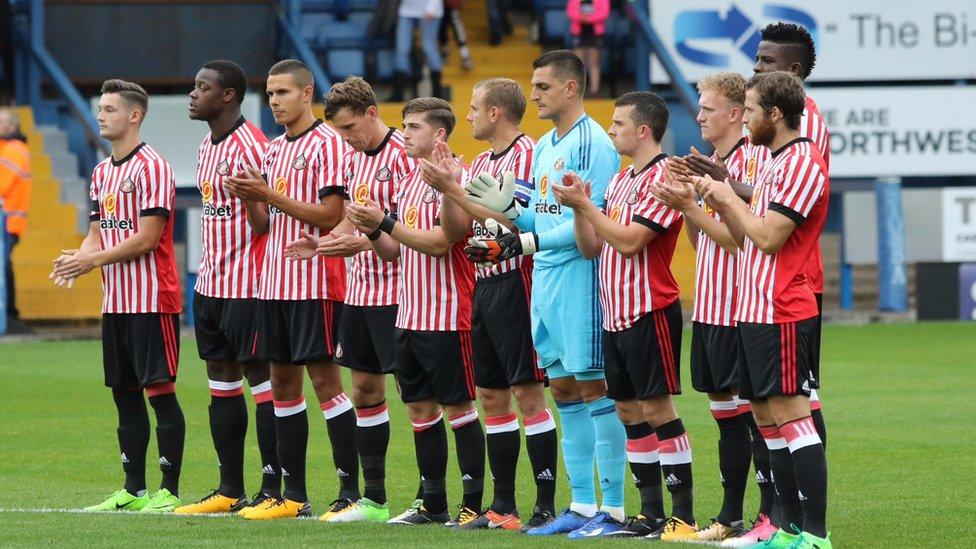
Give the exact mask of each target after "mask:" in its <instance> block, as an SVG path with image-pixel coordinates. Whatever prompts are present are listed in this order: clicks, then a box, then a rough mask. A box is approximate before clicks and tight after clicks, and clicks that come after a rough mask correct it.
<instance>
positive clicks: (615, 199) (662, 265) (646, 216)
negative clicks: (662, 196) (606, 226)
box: [600, 154, 682, 332]
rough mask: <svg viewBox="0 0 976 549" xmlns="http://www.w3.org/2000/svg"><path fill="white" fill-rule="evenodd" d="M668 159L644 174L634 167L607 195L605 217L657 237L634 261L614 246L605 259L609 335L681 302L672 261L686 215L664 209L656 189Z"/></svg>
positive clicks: (602, 272)
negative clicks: (635, 225) (637, 225)
mask: <svg viewBox="0 0 976 549" xmlns="http://www.w3.org/2000/svg"><path fill="white" fill-rule="evenodd" d="M666 166H667V156H666V155H664V154H660V155H658V156H657V157H656V158H654V160H652V161H651V162H650V163H649V164H648V165H647V166H645V167H644V168H643V169H642V170H641V171H640V172H636V173H635V172H634V166H630V167H629V168H627V169H625V170H623V171H621V172H620V173H618V174H617V175H615V176H613V179H611V180H610V185H609V186H608V187H607V192H606V195H605V198H606V206H604V208H605V209H604V211H605V212H606V214H607V216H608V217H609V218H610V220H611V221H613V222H614V223H620V224H621V225H630V224H631V223H640V224H641V225H644V226H646V227H648V228H649V229H651V230H653V231H654V232H656V233H657V235H656V236H655V237H654V239H653V240H651V242H650V243H648V245H647V246H645V247H644V249H642V250H641V251H639V252H637V253H636V254H635V255H633V256H632V257H624V256H623V255H622V254H621V253H620V252H618V251H617V250H615V249H614V248H613V247H612V246H610V244H607V243H604V244H603V252H602V253H601V254H600V304H601V305H602V306H603V329H604V330H606V331H608V332H620V331H623V330H626V329H627V328H630V327H631V326H633V325H634V323H635V322H637V320H639V319H640V318H641V317H642V316H644V315H646V314H647V313H650V312H651V311H653V310H656V309H662V308H664V307H667V306H669V305H671V304H672V303H674V302H675V301H677V300H678V297H679V296H680V294H681V291H680V290H679V289H678V283H677V282H676V281H675V280H674V275H672V274H671V257H672V256H673V255H674V247H675V244H677V242H678V235H679V234H680V233H681V225H682V219H681V214H680V213H679V212H678V211H676V210H672V209H671V208H668V207H667V206H665V205H664V204H661V203H660V202H658V201H657V199H655V198H654V195H652V194H651V186H652V185H653V184H654V183H656V182H658V181H661V180H662V179H664V170H665V167H666Z"/></svg>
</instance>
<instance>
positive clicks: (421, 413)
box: [407, 400, 440, 423]
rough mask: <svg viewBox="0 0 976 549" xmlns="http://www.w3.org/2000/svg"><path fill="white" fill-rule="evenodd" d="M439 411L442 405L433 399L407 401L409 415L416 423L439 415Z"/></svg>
mask: <svg viewBox="0 0 976 549" xmlns="http://www.w3.org/2000/svg"><path fill="white" fill-rule="evenodd" d="M439 412H440V407H439V406H438V405H437V403H436V402H434V401H433V400H424V401H421V402H408V403H407V415H408V416H409V417H410V421H411V422H414V423H416V422H418V421H424V420H429V419H431V418H433V417H435V416H437V414H438V413H439Z"/></svg>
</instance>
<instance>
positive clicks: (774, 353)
mask: <svg viewBox="0 0 976 549" xmlns="http://www.w3.org/2000/svg"><path fill="white" fill-rule="evenodd" d="M737 330H738V332H739V365H740V368H739V398H743V399H746V400H762V399H765V398H768V397H771V396H778V395H783V396H793V395H804V396H810V390H811V389H817V388H818V387H819V386H818V385H817V381H816V380H815V379H813V357H814V356H816V353H815V352H814V351H815V349H814V348H815V347H816V345H817V340H816V333H817V317H813V318H808V319H806V320H801V321H799V322H786V323H783V324H753V323H751V322H740V323H739V326H738V328H737Z"/></svg>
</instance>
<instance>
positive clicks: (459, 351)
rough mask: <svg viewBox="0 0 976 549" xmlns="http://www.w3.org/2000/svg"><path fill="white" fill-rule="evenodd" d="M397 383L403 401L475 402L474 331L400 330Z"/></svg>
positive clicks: (398, 337) (398, 336)
mask: <svg viewBox="0 0 976 549" xmlns="http://www.w3.org/2000/svg"><path fill="white" fill-rule="evenodd" d="M396 380H397V384H398V385H399V386H400V398H401V399H402V400H403V402H418V401H422V400H436V401H437V402H438V403H439V404H457V403H459V402H466V401H469V400H474V395H475V393H474V366H473V365H472V364H471V332H426V331H419V330H403V329H401V328H397V329H396Z"/></svg>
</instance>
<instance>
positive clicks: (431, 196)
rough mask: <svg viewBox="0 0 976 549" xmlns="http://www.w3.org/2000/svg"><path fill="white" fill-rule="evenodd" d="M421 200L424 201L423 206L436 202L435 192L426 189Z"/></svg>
mask: <svg viewBox="0 0 976 549" xmlns="http://www.w3.org/2000/svg"><path fill="white" fill-rule="evenodd" d="M421 200H423V201H424V204H431V203H433V202H434V201H435V200H437V191H435V190H434V189H432V188H428V189H427V190H426V191H424V196H423V197H422V198H421Z"/></svg>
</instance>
